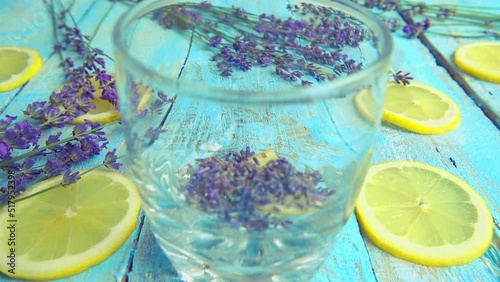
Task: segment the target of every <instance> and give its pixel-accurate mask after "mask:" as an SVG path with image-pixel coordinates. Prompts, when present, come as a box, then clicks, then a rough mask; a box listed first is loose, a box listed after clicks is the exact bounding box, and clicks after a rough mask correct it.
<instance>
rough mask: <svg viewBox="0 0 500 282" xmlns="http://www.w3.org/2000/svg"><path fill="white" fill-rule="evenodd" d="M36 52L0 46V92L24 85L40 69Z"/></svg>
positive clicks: (40, 65) (41, 63)
mask: <svg viewBox="0 0 500 282" xmlns="http://www.w3.org/2000/svg"><path fill="white" fill-rule="evenodd" d="M42 65H43V60H42V57H41V56H40V53H38V51H36V50H33V49H30V48H25V47H13V46H0V66H2V67H1V68H0V92H5V91H9V90H12V89H14V88H16V87H18V86H21V85H23V84H25V83H26V82H27V81H28V80H30V79H31V78H32V77H33V76H34V75H35V74H36V73H37V72H38V71H39V70H40V68H42Z"/></svg>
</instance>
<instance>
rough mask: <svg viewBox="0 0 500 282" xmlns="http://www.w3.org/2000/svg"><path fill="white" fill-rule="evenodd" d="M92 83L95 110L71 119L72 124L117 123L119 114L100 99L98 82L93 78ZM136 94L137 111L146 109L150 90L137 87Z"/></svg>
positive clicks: (100, 92) (100, 93) (113, 107)
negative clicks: (137, 101) (88, 121)
mask: <svg viewBox="0 0 500 282" xmlns="http://www.w3.org/2000/svg"><path fill="white" fill-rule="evenodd" d="M89 80H90V81H91V82H92V85H93V86H94V88H95V90H96V92H95V93H94V99H93V100H92V104H94V105H95V108H92V109H90V110H89V111H88V112H87V113H85V114H83V115H80V116H78V117H76V118H74V119H73V123H84V122H85V120H90V121H92V122H98V123H109V122H113V121H117V120H119V119H120V112H119V111H118V110H117V109H116V108H115V106H114V105H113V104H111V103H110V102H109V101H107V100H103V99H101V95H102V89H100V88H99V82H98V81H97V80H96V79H95V78H94V77H92V78H90V79H89ZM82 91H83V90H80V92H79V95H81V94H82ZM137 93H138V94H139V105H138V110H142V109H144V108H145V107H146V105H147V103H148V102H149V100H150V99H151V96H152V95H153V94H152V90H151V88H149V87H146V86H144V85H142V84H140V85H137Z"/></svg>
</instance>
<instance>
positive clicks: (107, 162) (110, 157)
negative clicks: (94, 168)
mask: <svg viewBox="0 0 500 282" xmlns="http://www.w3.org/2000/svg"><path fill="white" fill-rule="evenodd" d="M116 160H117V157H116V149H113V151H109V152H107V153H106V156H105V157H104V162H103V164H104V166H106V167H107V168H109V169H114V170H119V169H120V167H121V166H122V164H121V163H119V162H117V161H116Z"/></svg>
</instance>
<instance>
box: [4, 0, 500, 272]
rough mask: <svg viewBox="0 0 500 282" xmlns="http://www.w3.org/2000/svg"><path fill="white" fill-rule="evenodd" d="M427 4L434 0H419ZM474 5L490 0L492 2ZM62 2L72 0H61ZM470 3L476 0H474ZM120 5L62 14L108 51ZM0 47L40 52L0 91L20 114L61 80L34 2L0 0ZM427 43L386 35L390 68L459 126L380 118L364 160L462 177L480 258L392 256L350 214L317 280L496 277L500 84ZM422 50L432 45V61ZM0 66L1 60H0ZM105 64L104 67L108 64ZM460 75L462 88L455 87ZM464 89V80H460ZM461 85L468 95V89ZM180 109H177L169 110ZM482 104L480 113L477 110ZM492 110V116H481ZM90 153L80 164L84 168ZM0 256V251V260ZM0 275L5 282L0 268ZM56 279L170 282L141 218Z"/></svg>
mask: <svg viewBox="0 0 500 282" xmlns="http://www.w3.org/2000/svg"><path fill="white" fill-rule="evenodd" d="M427 2H429V3H436V2H437V0H433V1H427ZM463 2H464V3H465V2H469V3H475V4H477V3H478V2H480V3H482V4H483V5H489V6H492V5H495V6H496V7H498V8H499V9H500V2H498V1H488V0H482V1H472V0H467V1H463ZM64 3H65V4H69V3H72V2H71V1H64ZM477 5H479V4H477ZM126 9H127V5H125V4H123V3H115V2H111V1H104V0H82V1H75V2H74V3H73V7H72V13H73V15H74V16H75V18H76V20H77V21H78V23H79V25H80V27H81V29H82V30H83V32H84V33H86V34H94V33H95V37H94V40H93V44H94V45H95V46H98V47H99V48H101V49H103V50H104V51H105V52H107V53H108V54H112V46H111V39H110V38H111V30H112V27H113V25H114V23H115V21H116V20H117V18H118V17H119V16H120V15H121V14H122V13H123V12H124V11H125V10H126ZM0 19H1V24H0V45H18V46H28V47H31V48H35V49H38V50H39V51H40V53H41V54H42V57H43V58H44V62H45V65H44V67H43V69H42V71H41V72H40V73H39V74H38V75H36V76H35V77H34V78H33V79H32V80H31V81H29V82H28V83H27V84H26V85H24V86H23V87H20V88H18V89H14V90H12V91H9V92H6V93H0V96H1V97H0V118H1V117H4V116H5V115H6V114H9V115H21V111H22V110H23V109H24V108H25V107H26V105H27V104H28V103H29V102H32V101H43V100H46V99H48V96H49V95H50V93H51V91H54V90H56V89H57V88H59V87H60V86H61V84H62V83H63V77H62V72H61V71H60V70H59V69H58V68H57V65H58V63H59V62H58V58H56V57H55V56H53V55H52V54H51V45H52V30H51V26H50V18H49V16H48V14H47V13H46V10H45V8H44V6H43V4H42V3H38V1H31V0H3V1H0ZM427 38H428V39H429V41H430V43H431V45H432V46H429V45H426V44H423V43H422V42H421V41H419V40H417V39H415V40H408V39H404V38H402V37H400V36H397V35H395V36H394V40H395V45H396V49H395V52H394V56H393V62H392V69H393V70H406V71H410V72H411V73H412V75H413V76H414V77H415V81H418V82H421V83H425V84H429V85H431V86H434V87H436V88H438V89H440V90H441V91H443V92H444V93H446V94H448V95H449V96H450V97H451V98H452V99H453V100H454V101H456V102H457V104H458V105H459V107H460V109H461V112H462V122H461V124H460V126H459V127H458V128H457V129H456V130H454V131H452V132H450V133H447V134H444V135H432V136H426V135H419V134H415V133H411V132H408V131H405V130H403V129H401V128H397V127H395V126H392V125H389V124H384V125H383V126H382V130H381V133H380V135H379V140H378V145H377V150H376V153H375V155H374V160H373V163H378V162H384V161H392V160H415V161H421V162H424V163H428V164H431V165H434V166H436V167H440V168H443V169H445V170H447V171H449V172H451V173H453V174H455V175H457V176H458V177H460V178H462V179H463V180H465V181H466V182H468V183H469V184H470V185H471V186H473V187H475V189H476V190H477V191H478V193H479V194H481V196H483V197H484V199H485V200H486V202H487V204H488V206H489V207H490V209H491V212H492V214H493V216H494V218H495V239H494V241H493V243H492V245H491V247H490V249H489V250H488V251H487V253H486V254H485V255H484V256H483V257H481V258H480V259H478V260H476V261H474V262H472V263H470V264H467V265H464V266H457V267H448V268H439V267H426V266H421V265H417V264H413V263H409V262H406V261H403V260H400V259H397V258H394V257H392V256H390V255H388V254H387V253H385V252H384V251H382V250H380V249H378V248H377V247H376V246H374V245H373V244H372V243H371V242H370V241H369V240H368V239H367V238H366V236H365V235H364V234H363V233H362V231H360V229H359V226H358V224H357V221H356V218H355V216H352V217H351V218H350V219H349V221H348V223H347V225H346V227H345V229H344V231H343V232H342V233H341V234H339V238H338V243H337V245H336V247H335V249H334V250H333V251H332V252H331V254H330V255H329V256H328V258H327V259H326V263H325V265H324V266H323V267H322V268H321V270H320V271H319V273H318V274H317V275H316V277H315V278H314V279H313V281H315V282H322V281H487V282H489V281H499V280H500V239H499V234H500V223H499V222H500V193H499V192H498V191H499V189H500V153H499V152H500V150H499V148H500V132H499V130H498V128H497V126H495V124H497V125H498V120H496V119H498V116H499V113H500V111H499V105H500V103H499V98H498V97H499V96H498V95H499V94H500V84H494V83H488V82H484V81H481V80H478V79H475V78H474V77H471V76H469V75H467V74H464V73H463V72H461V71H460V70H458V69H457V68H456V67H455V66H454V64H453V61H452V55H453V52H454V50H455V49H456V47H457V46H459V45H460V44H462V43H464V42H466V41H470V40H464V39H456V38H449V37H442V36H436V35H432V36H428V37H427ZM431 50H432V51H434V50H437V52H438V53H439V55H440V56H442V58H444V61H443V60H442V59H441V58H437V59H436V56H435V54H433V53H432V52H431ZM0 67H1V66H0ZM111 67H112V65H111ZM463 81H465V82H466V83H467V84H468V85H469V89H465V90H464V87H463V86H464V85H463ZM466 88H467V87H466ZM471 90H472V91H473V93H471ZM177 110H182V109H177ZM485 111H486V112H488V113H487V114H485ZM491 113H493V114H491ZM108 130H109V132H108V137H109V138H110V139H111V141H112V145H113V146H115V147H118V148H119V149H120V150H122V148H123V138H122V136H121V133H120V128H119V126H115V127H111V128H108ZM99 162H100V160H92V161H89V162H88V163H85V164H82V167H89V166H92V165H94V164H96V163H99ZM0 260H1V258H0ZM0 281H15V280H14V279H10V278H7V277H6V276H3V275H1V274H0ZM61 281H72V282H73V281H74V282H77V281H134V282H135V281H136V282H142V281H180V280H179V278H178V277H177V275H176V272H175V269H174V268H173V267H172V266H171V264H170V262H169V260H168V258H167V257H166V256H165V255H164V254H163V252H162V251H161V249H160V248H159V246H158V244H157V243H156V242H155V239H154V237H153V235H152V233H151V230H150V227H149V222H148V220H147V219H146V218H145V217H144V216H141V217H140V220H139V224H138V226H137V228H136V230H135V232H134V233H133V234H132V235H131V236H130V238H129V239H128V241H127V242H126V243H125V244H124V245H123V246H122V247H121V248H120V249H119V250H118V251H117V252H116V253H114V254H113V255H112V256H111V257H109V258H108V259H107V260H106V261H104V262H103V263H101V264H99V265H96V266H94V267H92V268H90V269H88V270H87V271H85V272H83V273H81V274H78V275H75V276H72V277H69V278H66V279H61Z"/></svg>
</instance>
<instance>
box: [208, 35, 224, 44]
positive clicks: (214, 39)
mask: <svg viewBox="0 0 500 282" xmlns="http://www.w3.org/2000/svg"><path fill="white" fill-rule="evenodd" d="M221 42H222V37H220V36H218V35H216V36H213V37H211V38H210V40H209V42H208V45H209V46H210V47H217V46H219V44H221Z"/></svg>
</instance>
